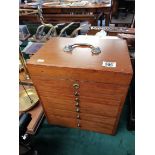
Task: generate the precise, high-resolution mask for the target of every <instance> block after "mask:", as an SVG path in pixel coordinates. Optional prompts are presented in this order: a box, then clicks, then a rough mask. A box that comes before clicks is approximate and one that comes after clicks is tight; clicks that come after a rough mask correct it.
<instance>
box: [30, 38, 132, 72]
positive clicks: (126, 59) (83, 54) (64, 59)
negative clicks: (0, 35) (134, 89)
mask: <svg viewBox="0 0 155 155" xmlns="http://www.w3.org/2000/svg"><path fill="white" fill-rule="evenodd" d="M75 43H87V44H91V45H93V46H95V47H99V48H100V49H101V53H100V54H98V55H95V54H92V52H91V49H90V48H88V47H84V46H78V47H76V48H74V49H73V51H72V52H64V50H63V49H64V47H65V46H66V45H71V44H75ZM104 62H114V63H116V67H105V66H104V65H103V64H104ZM27 63H28V65H41V66H51V67H52V66H53V67H64V68H78V69H88V70H89V69H90V70H97V71H112V72H121V73H127V74H130V73H132V67H131V62H130V56H129V52H128V48H127V44H126V41H124V40H121V39H108V38H104V39H101V38H97V37H95V36H91V37H90V36H82V37H76V38H61V37H54V38H52V39H50V40H49V41H47V43H45V45H44V46H43V47H42V48H41V49H40V50H38V52H37V53H36V54H35V55H33V56H32V57H31V58H30V60H29V61H28V62H27Z"/></svg>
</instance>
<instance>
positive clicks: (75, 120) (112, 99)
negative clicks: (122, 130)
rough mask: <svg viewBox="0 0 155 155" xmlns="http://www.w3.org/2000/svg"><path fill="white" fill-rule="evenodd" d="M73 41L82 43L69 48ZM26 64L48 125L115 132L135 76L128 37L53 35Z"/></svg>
mask: <svg viewBox="0 0 155 155" xmlns="http://www.w3.org/2000/svg"><path fill="white" fill-rule="evenodd" d="M78 43H87V44H91V45H93V46H95V47H99V48H100V50H101V53H98V54H93V53H92V51H91V50H92V49H91V48H93V46H89V47H87V46H88V45H87V46H86V45H85V46H84V45H82V46H79V45H78ZM71 44H77V45H76V46H75V47H74V49H73V50H72V52H65V51H64V47H65V46H66V45H71ZM109 63H110V65H109ZM27 66H28V71H29V73H30V76H31V78H32V81H33V83H34V85H35V87H36V90H37V92H38V94H39V97H40V99H41V102H42V104H43V108H44V112H45V115H46V118H47V120H48V122H49V124H55V125H60V126H65V127H71V128H81V129H85V130H90V131H96V132H101V133H106V134H115V132H116V129H117V125H118V122H119V117H120V114H121V111H122V107H123V104H124V101H125V98H126V95H127V92H128V87H129V84H130V81H131V78H132V67H131V62H130V57H129V53H128V49H127V44H126V41H124V40H121V39H107V38H105V39H101V38H97V37H95V36H83V37H76V38H60V37H56V38H52V39H51V40H49V41H48V42H47V43H46V44H45V45H44V46H43V47H42V48H41V49H40V50H39V51H38V52H37V53H36V54H35V55H34V56H32V57H31V59H30V60H29V61H28V63H27Z"/></svg>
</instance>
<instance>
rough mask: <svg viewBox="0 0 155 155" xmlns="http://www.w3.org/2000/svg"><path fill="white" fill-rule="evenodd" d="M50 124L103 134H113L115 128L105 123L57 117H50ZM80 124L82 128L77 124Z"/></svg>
mask: <svg viewBox="0 0 155 155" xmlns="http://www.w3.org/2000/svg"><path fill="white" fill-rule="evenodd" d="M47 119H48V123H50V124H54V125H60V126H65V127H71V128H80V129H84V130H90V131H96V132H101V133H107V134H112V132H113V126H112V125H108V124H104V123H95V122H90V121H85V120H79V121H78V120H77V119H72V118H66V117H60V116H56V115H48V117H47ZM78 123H80V127H78V126H77V124H78Z"/></svg>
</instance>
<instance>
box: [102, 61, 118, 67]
mask: <svg viewBox="0 0 155 155" xmlns="http://www.w3.org/2000/svg"><path fill="white" fill-rule="evenodd" d="M102 66H104V67H112V68H113V67H116V62H109V61H103V63H102Z"/></svg>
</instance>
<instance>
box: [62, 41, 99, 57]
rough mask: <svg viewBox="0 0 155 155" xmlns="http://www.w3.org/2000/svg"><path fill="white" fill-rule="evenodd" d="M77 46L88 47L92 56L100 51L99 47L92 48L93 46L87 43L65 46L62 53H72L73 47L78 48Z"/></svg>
mask: <svg viewBox="0 0 155 155" xmlns="http://www.w3.org/2000/svg"><path fill="white" fill-rule="evenodd" d="M79 46H86V47H89V48H91V52H92V53H93V54H99V53H101V50H100V48H99V47H94V46H93V45H91V44H87V43H75V44H72V45H66V46H65V47H64V52H72V50H73V49H74V48H75V47H79Z"/></svg>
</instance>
